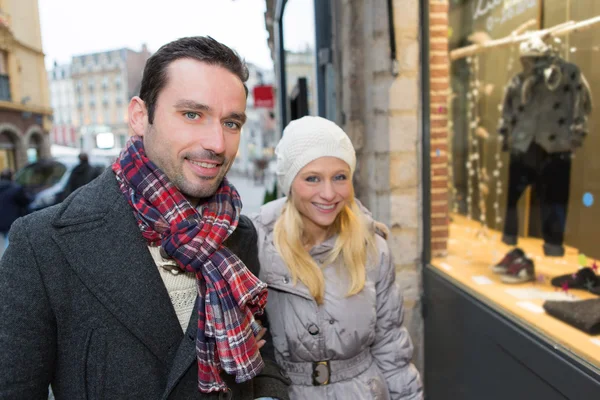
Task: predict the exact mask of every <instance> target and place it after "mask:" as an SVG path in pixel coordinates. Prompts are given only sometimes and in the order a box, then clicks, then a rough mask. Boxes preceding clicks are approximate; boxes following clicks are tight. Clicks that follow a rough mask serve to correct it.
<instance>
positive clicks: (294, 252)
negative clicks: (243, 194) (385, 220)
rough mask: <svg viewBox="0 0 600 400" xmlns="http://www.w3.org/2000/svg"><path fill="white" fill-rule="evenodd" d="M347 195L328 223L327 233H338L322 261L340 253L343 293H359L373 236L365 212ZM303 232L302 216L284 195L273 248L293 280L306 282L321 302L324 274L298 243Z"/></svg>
mask: <svg viewBox="0 0 600 400" xmlns="http://www.w3.org/2000/svg"><path fill="white" fill-rule="evenodd" d="M350 198H351V200H350V201H349V202H348V204H347V205H346V206H344V208H343V209H342V211H340V213H339V214H338V216H337V217H336V219H335V221H334V222H333V224H332V225H331V233H332V234H337V235H338V236H337V239H336V241H335V245H334V246H333V249H331V251H330V253H329V255H328V256H327V258H326V261H325V264H324V265H328V264H331V263H333V262H334V261H335V260H336V259H337V258H338V257H339V256H340V255H341V256H342V260H343V269H344V270H345V271H347V272H348V274H349V277H350V285H349V286H350V287H349V288H348V292H347V294H346V295H347V296H352V295H355V294H357V293H359V292H360V291H361V290H362V289H363V287H364V286H365V280H366V265H367V258H368V255H369V253H370V252H371V251H373V252H374V251H375V249H376V247H375V236H374V233H373V232H372V230H371V229H370V228H369V226H368V224H367V221H366V217H365V215H364V214H363V212H362V211H361V210H360V208H359V207H358V204H356V201H354V196H353V195H352V196H351V197H350ZM303 232H304V223H303V221H302V216H301V214H300V212H299V211H298V209H297V208H296V207H295V206H294V203H293V201H292V200H291V199H290V198H289V197H288V200H287V202H286V203H285V205H284V207H283V210H282V212H281V215H280V216H279V218H278V219H277V222H276V223H275V227H274V232H273V236H274V242H275V248H276V249H277V251H278V252H279V254H280V256H281V258H282V259H283V261H284V262H285V263H286V265H287V267H288V269H289V270H290V272H291V274H292V279H293V282H294V284H296V282H297V281H298V279H299V280H300V281H301V282H302V283H304V284H305V285H306V287H307V288H308V290H309V291H310V294H311V295H312V296H313V297H314V298H315V300H316V302H317V304H323V297H324V296H325V278H324V276H323V271H322V270H321V268H320V267H319V266H318V265H317V263H316V262H315V261H314V260H313V258H312V257H311V256H310V254H309V253H308V251H307V250H306V249H305V248H304V246H303V244H302V234H303Z"/></svg>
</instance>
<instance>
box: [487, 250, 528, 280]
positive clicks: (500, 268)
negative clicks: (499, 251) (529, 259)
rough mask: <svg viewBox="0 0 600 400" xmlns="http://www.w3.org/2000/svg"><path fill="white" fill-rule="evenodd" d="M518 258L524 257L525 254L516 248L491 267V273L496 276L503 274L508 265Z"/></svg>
mask: <svg viewBox="0 0 600 400" xmlns="http://www.w3.org/2000/svg"><path fill="white" fill-rule="evenodd" d="M520 257H525V252H524V251H523V250H521V249H520V248H518V247H517V248H515V249H513V250H511V251H509V252H508V253H506V255H505V256H504V258H503V259H502V260H501V261H500V262H499V263H498V264H496V265H493V266H492V271H494V272H495V273H496V274H505V273H506V271H507V270H508V267H509V266H510V264H512V262H513V261H515V260H516V259H517V258H520Z"/></svg>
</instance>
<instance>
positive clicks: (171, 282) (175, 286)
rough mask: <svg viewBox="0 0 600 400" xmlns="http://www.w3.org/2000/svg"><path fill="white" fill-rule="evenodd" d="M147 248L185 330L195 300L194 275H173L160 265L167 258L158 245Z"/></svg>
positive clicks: (187, 273) (185, 273)
mask: <svg viewBox="0 0 600 400" xmlns="http://www.w3.org/2000/svg"><path fill="white" fill-rule="evenodd" d="M148 249H149V250H150V254H151V255H152V258H153V259H154V263H155V264H156V266H157V267H158V273H159V274H160V277H161V278H162V280H163V282H164V283H165V287H166V288H167V292H169V297H170V298H171V303H173V308H174V309H175V314H176V315H177V319H179V324H180V325H181V329H182V330H183V331H184V332H185V331H186V330H187V327H188V323H189V321H190V316H191V315H192V311H193V310H194V304H195V302H196V296H197V289H196V275H195V274H194V273H193V272H180V273H179V274H177V275H174V274H173V273H171V272H169V271H167V270H166V269H164V268H163V267H162V266H161V265H164V264H165V261H167V260H165V259H164V258H162V256H161V255H160V249H159V247H151V246H148Z"/></svg>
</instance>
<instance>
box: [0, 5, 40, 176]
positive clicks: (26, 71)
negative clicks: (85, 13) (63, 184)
mask: <svg viewBox="0 0 600 400" xmlns="http://www.w3.org/2000/svg"><path fill="white" fill-rule="evenodd" d="M51 118H52V109H51V108H50V96H49V91H48V81H47V79H46V72H45V66H44V52H43V50H42V38H41V33H40V19H39V11H38V2H37V0H0V169H4V168H11V169H13V170H15V169H18V168H20V167H21V166H23V165H24V164H26V163H27V162H28V161H34V160H37V159H39V158H44V157H47V156H49V154H50V141H49V135H48V132H49V130H50V127H51Z"/></svg>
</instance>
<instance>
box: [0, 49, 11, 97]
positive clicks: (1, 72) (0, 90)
mask: <svg viewBox="0 0 600 400" xmlns="http://www.w3.org/2000/svg"><path fill="white" fill-rule="evenodd" d="M0 100H4V101H10V100H11V95H10V78H9V76H8V53H7V52H6V51H0Z"/></svg>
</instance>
